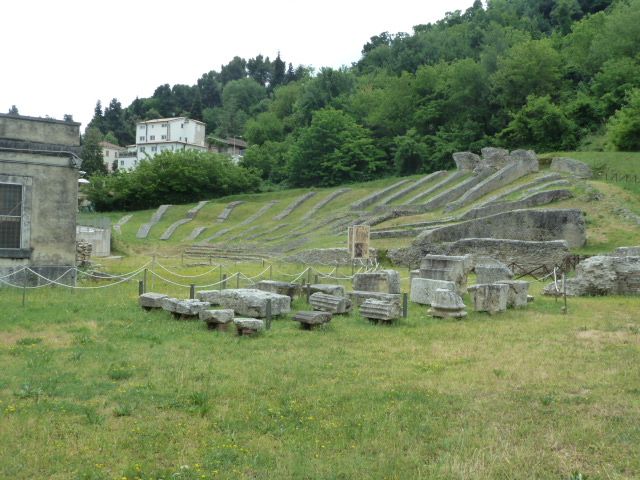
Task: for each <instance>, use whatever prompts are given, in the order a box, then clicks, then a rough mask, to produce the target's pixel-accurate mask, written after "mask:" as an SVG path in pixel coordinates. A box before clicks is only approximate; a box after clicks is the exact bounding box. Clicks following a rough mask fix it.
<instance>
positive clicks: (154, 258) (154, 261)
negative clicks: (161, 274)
mask: <svg viewBox="0 0 640 480" xmlns="http://www.w3.org/2000/svg"><path fill="white" fill-rule="evenodd" d="M155 267H156V254H155V253H154V254H153V260H152V262H151V273H153V272H154V270H155ZM154 285H155V277H154V276H153V275H152V276H151V289H152V290H153V289H154ZM145 288H147V286H146V285H145Z"/></svg>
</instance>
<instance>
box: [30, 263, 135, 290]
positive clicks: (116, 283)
mask: <svg viewBox="0 0 640 480" xmlns="http://www.w3.org/2000/svg"><path fill="white" fill-rule="evenodd" d="M28 270H29V271H30V272H31V273H33V274H34V275H36V276H37V277H40V278H42V279H43V280H45V281H47V282H49V284H53V285H58V286H60V287H65V288H71V289H74V290H97V289H99V288H109V287H113V286H115V285H119V284H120V283H124V282H128V281H129V280H131V279H132V278H133V277H135V276H136V275H139V274H140V272H141V271H142V270H140V271H138V272H135V273H134V274H133V275H131V276H130V277H127V278H123V279H122V280H119V281H117V282H114V283H110V284H109V285H97V286H95V287H78V286H77V285H67V284H65V283H60V282H58V281H57V280H51V279H49V278H47V277H44V276H42V275H40V274H39V273H38V272H35V271H33V270H31V269H30V268H29V269H28ZM60 278H61V277H58V280H59V279H60Z"/></svg>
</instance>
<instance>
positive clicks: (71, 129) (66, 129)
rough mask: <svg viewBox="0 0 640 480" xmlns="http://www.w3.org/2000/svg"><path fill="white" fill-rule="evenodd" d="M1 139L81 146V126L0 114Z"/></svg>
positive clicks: (73, 123) (49, 119)
mask: <svg viewBox="0 0 640 480" xmlns="http://www.w3.org/2000/svg"><path fill="white" fill-rule="evenodd" d="M0 138H2V139H6V140H20V141H24V142H37V143H48V144H55V145H67V146H79V145H80V124H79V123H76V122H63V121H61V120H54V119H51V118H36V117H26V116H24V115H7V114H3V113H0Z"/></svg>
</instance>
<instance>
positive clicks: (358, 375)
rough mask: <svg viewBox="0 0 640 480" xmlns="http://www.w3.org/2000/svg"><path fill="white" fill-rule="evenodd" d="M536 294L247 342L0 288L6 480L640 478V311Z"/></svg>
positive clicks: (76, 296)
mask: <svg viewBox="0 0 640 480" xmlns="http://www.w3.org/2000/svg"><path fill="white" fill-rule="evenodd" d="M137 261H138V262H139V263H136V265H138V264H140V263H141V261H142V259H137ZM164 262H166V263H167V264H168V266H169V267H170V268H171V269H174V268H177V265H178V262H179V260H177V259H174V260H170V259H165V260H164ZM134 263H135V260H134V259H125V260H124V261H122V262H112V263H110V269H111V270H114V271H115V270H119V271H121V272H122V271H125V270H128V269H131V267H132V266H134ZM229 267H230V268H233V267H235V265H229ZM239 267H240V268H242V269H243V271H245V272H246V273H247V275H251V274H255V273H257V272H258V271H260V270H262V265H261V264H256V265H246V264H241V265H240V266H239ZM274 267H275V268H274V270H273V271H274V278H282V279H286V278H289V277H286V275H285V273H289V274H293V273H294V272H295V271H296V269H297V268H300V267H299V266H280V265H276V266H274ZM207 271H208V267H194V268H190V269H182V270H180V272H181V273H182V274H188V275H195V274H199V273H204V272H207ZM225 271H226V270H225ZM231 271H232V270H229V272H231ZM253 272H255V273H253ZM345 273H346V272H345ZM166 275H167V276H171V274H168V273H167V274H166ZM403 275H405V273H403ZM171 278H173V279H174V280H178V277H175V276H173V277H171ZM201 278H202V281H203V282H205V281H215V280H216V279H217V278H218V272H217V271H214V272H211V273H210V274H207V275H205V276H203V277H201ZM183 281H185V280H183ZM185 282H186V283H189V281H188V280H186V281H185ZM86 285H91V286H93V285H95V284H93V283H91V284H86ZM406 287H407V282H406V279H405V281H404V283H403V289H404V290H405V291H406ZM154 289H155V290H159V291H163V292H166V293H170V294H173V295H180V296H185V295H186V292H187V291H188V290H187V289H184V288H181V287H175V286H171V285H166V284H164V283H160V282H159V281H157V283H156V285H155V288H154ZM533 290H534V292H533V293H535V294H536V297H537V299H536V301H535V302H534V303H533V304H530V305H529V307H528V309H526V310H519V311H509V312H507V313H504V314H501V315H496V316H488V315H486V314H479V313H473V312H470V313H469V316H468V317H467V318H466V319H465V320H462V321H448V320H435V319H432V318H430V317H429V316H428V315H427V307H423V306H419V305H414V304H410V310H409V318H408V319H406V320H401V321H400V322H399V323H398V324H397V325H394V326H390V327H382V326H372V325H370V324H369V323H368V322H366V321H365V320H363V319H362V318H360V317H358V316H357V315H356V314H352V315H350V316H346V317H334V320H333V321H332V323H331V324H330V325H329V326H328V327H327V328H325V329H323V330H320V331H313V332H307V331H302V330H300V329H298V327H297V324H295V322H292V321H291V320H290V319H288V318H281V319H278V320H276V321H274V323H273V327H272V329H271V330H270V331H268V332H265V333H264V334H262V335H260V336H258V337H256V338H242V337H237V336H235V335H233V334H231V333H219V332H213V331H209V330H207V329H206V327H205V326H204V324H202V323H201V322H195V321H193V322H191V321H177V320H174V319H172V317H171V316H170V315H169V314H167V313H166V312H162V311H152V312H144V311H142V310H141V309H139V308H138V307H137V305H136V297H137V284H135V283H134V282H131V283H125V284H123V285H120V286H117V287H113V288H109V289H103V290H87V291H75V292H70V291H68V290H64V289H60V288H43V289H38V290H30V291H28V292H27V297H26V306H25V307H22V305H21V302H22V293H21V291H20V290H12V289H6V288H5V289H1V290H0V301H1V302H2V305H3V315H2V316H1V317H0V364H1V365H2V366H3V368H2V369H0V402H1V403H0V445H2V448H0V478H7V479H27V478H28V479H31V478H50V479H76V478H77V479H122V478H123V477H126V478H128V479H134V478H143V479H152V478H153V479H155V478H165V479H169V478H186V479H200V478H202V479H212V478H234V479H235V478H246V479H255V478H258V479H260V478H265V479H266V478H314V479H316V478H317V479H322V478H326V479H329V478H330V479H336V478H348V479H352V478H353V479H358V478H398V479H405V478H429V479H432V478H435V479H438V478H442V479H445V478H447V479H449V478H460V479H462V478H474V479H496V478H504V479H507V478H509V479H511V478H556V479H569V478H577V477H575V475H577V474H578V473H579V474H582V475H584V476H586V478H593V479H595V478H614V479H621V478H637V477H638V476H640V428H639V427H638V425H640V388H639V387H638V378H640V349H639V346H640V318H639V317H638V315H637V312H638V311H640V298H622V297H611V298H582V299H569V313H568V314H567V315H563V314H561V312H560V306H561V303H560V302H556V301H555V300H553V299H548V298H543V297H541V296H540V295H539V290H540V285H538V284H535V285H534V287H533ZM465 301H466V303H467V305H468V304H469V299H468V298H467V299H465ZM294 306H295V308H296V309H304V308H308V307H307V306H306V303H305V301H304V299H298V300H296V301H295V303H294ZM572 475H573V476H574V477H572Z"/></svg>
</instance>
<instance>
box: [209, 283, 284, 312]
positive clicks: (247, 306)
mask: <svg viewBox="0 0 640 480" xmlns="http://www.w3.org/2000/svg"><path fill="white" fill-rule="evenodd" d="M197 297H198V298H199V299H200V300H203V301H206V302H210V303H211V304H212V305H220V306H222V307H223V308H230V309H232V310H233V311H234V312H235V313H236V314H237V315H242V316H246V317H256V318H265V317H266V316H267V301H268V300H271V315H273V316H274V317H277V316H279V315H284V314H287V313H289V312H290V311H291V297H288V296H287V295H279V294H277V293H271V292H264V291H262V290H258V289H253V288H236V289H225V290H202V291H200V292H198V294H197Z"/></svg>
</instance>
